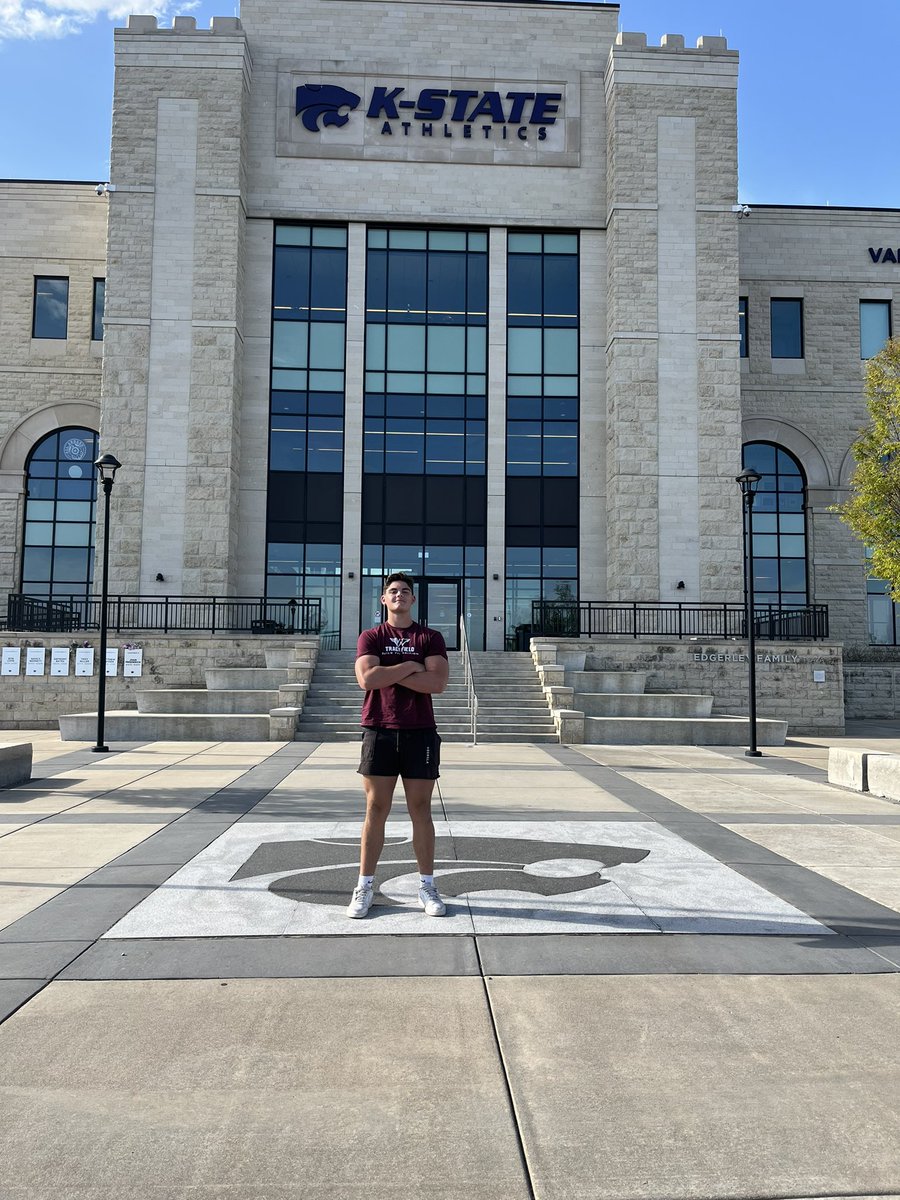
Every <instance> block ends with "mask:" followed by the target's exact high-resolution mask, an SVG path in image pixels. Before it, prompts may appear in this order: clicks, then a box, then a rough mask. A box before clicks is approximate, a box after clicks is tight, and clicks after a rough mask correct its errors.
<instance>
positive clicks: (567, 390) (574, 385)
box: [544, 330, 578, 412]
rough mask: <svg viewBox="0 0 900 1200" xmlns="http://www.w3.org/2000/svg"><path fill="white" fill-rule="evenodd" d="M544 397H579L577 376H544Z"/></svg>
mask: <svg viewBox="0 0 900 1200" xmlns="http://www.w3.org/2000/svg"><path fill="white" fill-rule="evenodd" d="M564 332H566V333H568V332H569V331H568V330H565V331H564ZM573 332H574V331H573ZM544 395H545V396H577V395H578V376H577V375H545V376H544ZM576 412H577V406H576Z"/></svg>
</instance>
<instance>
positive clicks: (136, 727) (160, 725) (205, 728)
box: [59, 709, 269, 742]
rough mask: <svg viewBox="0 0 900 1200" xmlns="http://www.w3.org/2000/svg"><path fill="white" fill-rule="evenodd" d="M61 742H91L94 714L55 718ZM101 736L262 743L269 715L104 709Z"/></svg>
mask: <svg viewBox="0 0 900 1200" xmlns="http://www.w3.org/2000/svg"><path fill="white" fill-rule="evenodd" d="M59 732H60V737H61V738H62V740H63V741H64V742H72V741H76V742H92V741H94V739H95V738H96V736H97V714H96V713H72V714H70V715H69V716H64V717H60V718H59ZM104 738H105V740H106V741H108V742H152V741H167V742H266V741H268V740H269V717H268V715H266V716H254V715H251V714H247V713H213V714H201V713H139V712H135V711H134V710H130V709H129V710H121V711H114V712H107V714H106V720H105V723H104Z"/></svg>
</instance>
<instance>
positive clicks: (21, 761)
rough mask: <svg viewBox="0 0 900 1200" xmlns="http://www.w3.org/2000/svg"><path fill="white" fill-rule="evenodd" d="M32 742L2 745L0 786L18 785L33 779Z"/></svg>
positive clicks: (0, 751) (0, 750) (0, 753)
mask: <svg viewBox="0 0 900 1200" xmlns="http://www.w3.org/2000/svg"><path fill="white" fill-rule="evenodd" d="M31 761H32V748H31V742H8V743H7V744H6V745H4V746H0V788H10V787H18V785H19V784H20V783H27V782H28V781H29V779H31Z"/></svg>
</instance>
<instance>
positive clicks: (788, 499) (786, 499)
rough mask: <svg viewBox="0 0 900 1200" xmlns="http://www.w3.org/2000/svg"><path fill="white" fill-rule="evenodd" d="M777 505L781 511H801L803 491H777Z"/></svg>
mask: <svg viewBox="0 0 900 1200" xmlns="http://www.w3.org/2000/svg"><path fill="white" fill-rule="evenodd" d="M778 507H779V508H780V509H781V511H782V512H802V511H803V492H779V493H778Z"/></svg>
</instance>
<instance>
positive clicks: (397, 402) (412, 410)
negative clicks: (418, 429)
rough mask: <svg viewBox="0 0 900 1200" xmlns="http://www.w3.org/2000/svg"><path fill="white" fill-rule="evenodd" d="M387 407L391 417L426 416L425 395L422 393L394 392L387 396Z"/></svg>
mask: <svg viewBox="0 0 900 1200" xmlns="http://www.w3.org/2000/svg"><path fill="white" fill-rule="evenodd" d="M385 408H386V411H387V415H388V416H389V417H424V416H425V397H424V396H423V395H422V394H421V393H416V394H413V395H409V396H402V395H400V396H398V395H394V394H393V393H392V394H391V395H389V396H388V397H387V403H386V405H385Z"/></svg>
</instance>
